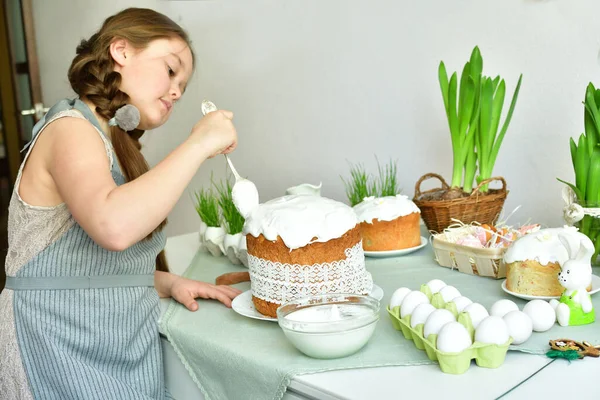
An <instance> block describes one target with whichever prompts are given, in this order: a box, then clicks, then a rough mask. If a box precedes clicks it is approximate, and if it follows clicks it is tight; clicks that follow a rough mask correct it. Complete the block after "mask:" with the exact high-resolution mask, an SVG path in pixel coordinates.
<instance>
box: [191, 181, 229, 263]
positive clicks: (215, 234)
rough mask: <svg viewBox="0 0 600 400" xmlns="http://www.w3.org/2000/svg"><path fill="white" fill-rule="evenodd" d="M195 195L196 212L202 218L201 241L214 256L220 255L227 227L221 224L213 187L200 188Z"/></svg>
mask: <svg viewBox="0 0 600 400" xmlns="http://www.w3.org/2000/svg"><path fill="white" fill-rule="evenodd" d="M194 195H195V198H196V202H195V208H196V212H197V213H198V216H199V217H200V220H201V227H200V241H201V243H203V244H204V246H205V247H206V249H207V250H208V251H209V252H210V253H211V254H212V255H213V256H220V255H222V254H223V239H224V238H225V229H224V228H223V227H222V226H221V221H220V215H219V202H218V199H217V197H216V196H215V194H214V192H213V191H212V190H211V189H200V190H198V191H196V192H195V193H194Z"/></svg>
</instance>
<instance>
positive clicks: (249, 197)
mask: <svg viewBox="0 0 600 400" xmlns="http://www.w3.org/2000/svg"><path fill="white" fill-rule="evenodd" d="M212 111H217V106H215V105H214V103H213V102H211V101H208V100H203V101H202V114H203V115H206V114H208V113H209V112H212ZM224 156H225V159H226V160H227V164H229V168H230V169H231V172H233V176H234V177H235V184H234V185H233V188H232V189H231V197H232V200H233V204H234V205H235V207H236V208H237V209H238V211H239V212H240V214H241V215H242V216H243V217H244V218H248V216H249V215H250V213H251V212H252V210H253V209H255V208H256V207H258V204H259V198H258V190H257V189H256V185H255V184H254V183H253V182H251V181H249V180H248V179H246V178H242V177H241V176H240V174H238V172H237V171H236V169H235V167H234V166H233V164H232V162H231V160H230V159H229V157H227V154H224Z"/></svg>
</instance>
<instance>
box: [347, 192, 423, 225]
mask: <svg viewBox="0 0 600 400" xmlns="http://www.w3.org/2000/svg"><path fill="white" fill-rule="evenodd" d="M354 212H356V215H357V217H358V221H359V222H368V223H373V220H374V219H378V220H379V221H393V220H395V219H396V218H398V217H404V216H406V215H409V214H412V213H421V211H420V210H419V207H417V205H416V204H415V203H413V202H412V200H410V199H409V198H408V196H404V195H401V194H397V195H396V196H386V197H373V196H371V197H365V199H364V200H363V201H362V202H361V203H359V204H357V205H355V206H354Z"/></svg>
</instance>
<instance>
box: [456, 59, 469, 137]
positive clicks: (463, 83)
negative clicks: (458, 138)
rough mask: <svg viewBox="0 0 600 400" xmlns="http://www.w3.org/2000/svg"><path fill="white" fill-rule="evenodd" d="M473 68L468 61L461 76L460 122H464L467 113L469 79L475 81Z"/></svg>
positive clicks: (458, 113)
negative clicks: (472, 76) (472, 75)
mask: <svg viewBox="0 0 600 400" xmlns="http://www.w3.org/2000/svg"><path fill="white" fill-rule="evenodd" d="M470 75H471V67H470V66H469V62H468V61H467V63H466V64H465V66H464V68H463V71H462V74H461V75H460V85H459V92H458V112H457V116H458V120H459V121H462V119H463V116H462V114H463V113H464V112H465V101H467V99H466V95H467V93H466V92H467V88H466V86H467V82H468V80H469V79H473V78H471V76H470ZM460 131H461V132H463V130H462V128H461V129H460Z"/></svg>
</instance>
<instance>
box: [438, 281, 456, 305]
mask: <svg viewBox="0 0 600 400" xmlns="http://www.w3.org/2000/svg"><path fill="white" fill-rule="evenodd" d="M440 294H441V295H442V298H443V299H444V301H445V302H446V303H448V302H449V301H451V300H452V299H455V298H457V297H460V292H459V291H458V289H457V288H455V287H454V286H450V285H448V286H444V287H443V288H442V289H440Z"/></svg>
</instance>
